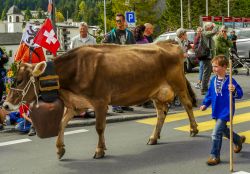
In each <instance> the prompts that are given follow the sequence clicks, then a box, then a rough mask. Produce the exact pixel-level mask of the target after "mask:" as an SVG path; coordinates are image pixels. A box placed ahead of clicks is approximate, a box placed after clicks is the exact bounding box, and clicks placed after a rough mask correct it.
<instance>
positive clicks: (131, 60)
mask: <svg viewBox="0 0 250 174" xmlns="http://www.w3.org/2000/svg"><path fill="white" fill-rule="evenodd" d="M54 64H55V67H56V73H57V74H58V75H59V81H60V90H59V93H60V98H61V99H62V100H63V102H64V105H65V106H66V108H67V110H66V112H65V115H64V117H63V119H62V121H61V128H60V131H59V135H58V137H57V142H56V146H57V154H58V158H59V159H60V158H61V157H62V156H63V155H64V153H65V149H64V142H63V136H64V129H65V127H66V125H67V123H68V122H69V120H71V118H72V117H73V116H74V115H76V114H79V113H80V112H83V111H84V110H85V109H86V108H93V109H94V110H95V114H96V131H97V133H98V136H99V139H98V144H97V148H96V151H95V155H94V158H101V157H103V156H104V150H106V146H105V140H104V130H105V127H106V112H107V106H108V105H121V106H130V105H135V104H140V103H143V102H145V101H146V100H148V99H152V100H153V101H154V104H155V107H156V111H157V124H156V126H155V128H154V131H153V133H152V135H151V136H150V138H149V142H148V144H151V145H152V144H156V143H157V139H159V137H160V132H161V128H162V126H163V123H164V120H165V117H166V115H167V112H168V109H169V108H168V103H170V102H171V101H172V100H173V98H174V93H175V94H177V95H178V96H179V98H180V100H181V103H182V104H183V106H184V107H185V109H186V111H187V113H188V116H189V120H190V127H191V128H190V135H191V136H195V135H196V134H197V133H198V129H197V124H196V122H195V119H194V116H193V110H192V106H193V105H195V104H196V99H195V96H194V93H193V91H192V89H191V87H190V84H189V83H188V81H187V80H186V78H185V75H184V71H183V53H182V51H181V49H180V48H179V47H178V46H177V45H175V44H170V43H166V42H160V43H157V44H145V45H126V46H121V45H94V46H82V47H79V48H76V49H73V50H71V51H69V52H67V53H65V54H63V55H61V56H58V57H57V58H56V59H54ZM45 67H46V63H45V62H41V63H38V64H36V65H30V64H21V65H20V68H19V70H18V73H17V76H16V82H17V86H16V88H17V89H24V88H25V86H26V85H27V83H28V81H29V80H31V81H32V79H33V78H34V77H35V82H34V86H35V85H36V90H37V92H38V87H37V86H38V82H37V80H36V79H37V78H36V77H37V76H40V75H41V74H42V73H43V71H44V69H45ZM21 92H22V90H11V91H10V93H9V95H8V97H7V99H6V102H5V103H4V107H5V108H6V109H16V108H17V107H18V105H19V103H20V102H21V98H22V95H21V94H20V93H21ZM26 92H27V94H26V95H25V96H23V97H24V98H23V100H25V101H27V102H32V101H34V100H35V93H34V88H33V85H31V86H30V88H29V89H27V88H26ZM26 92H24V93H26Z"/></svg>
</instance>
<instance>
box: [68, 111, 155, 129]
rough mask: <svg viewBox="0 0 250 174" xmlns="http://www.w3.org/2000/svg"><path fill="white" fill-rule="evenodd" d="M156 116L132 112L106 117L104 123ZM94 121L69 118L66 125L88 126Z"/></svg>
mask: <svg viewBox="0 0 250 174" xmlns="http://www.w3.org/2000/svg"><path fill="white" fill-rule="evenodd" d="M152 117H156V113H147V114H134V115H117V116H109V117H107V118H106V123H116V122H123V121H130V120H138V119H142V118H152ZM95 122H96V120H95V118H91V119H84V118H83V119H81V120H71V121H69V124H68V125H67V127H68V128H70V127H80V126H90V125H94V124H95Z"/></svg>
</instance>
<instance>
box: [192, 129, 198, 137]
mask: <svg viewBox="0 0 250 174" xmlns="http://www.w3.org/2000/svg"><path fill="white" fill-rule="evenodd" d="M198 133H199V130H198V129H196V130H191V131H190V137H195V135H197V134H198Z"/></svg>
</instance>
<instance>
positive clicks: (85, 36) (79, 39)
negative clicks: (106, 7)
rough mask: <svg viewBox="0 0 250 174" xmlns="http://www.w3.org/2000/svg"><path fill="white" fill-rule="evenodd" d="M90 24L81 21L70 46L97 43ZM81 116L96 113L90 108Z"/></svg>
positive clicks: (93, 115)
mask: <svg viewBox="0 0 250 174" xmlns="http://www.w3.org/2000/svg"><path fill="white" fill-rule="evenodd" d="M88 28H89V27H88V24H87V23H85V22H81V23H80V26H79V32H80V34H79V35H77V36H75V37H73V38H72V40H71V44H70V48H71V49H73V48H77V47H80V46H82V45H96V39H95V38H94V37H93V36H91V35H90V34H89V33H88ZM80 116H84V118H90V117H95V114H94V112H93V111H92V110H90V109H88V111H87V112H83V113H81V115H80Z"/></svg>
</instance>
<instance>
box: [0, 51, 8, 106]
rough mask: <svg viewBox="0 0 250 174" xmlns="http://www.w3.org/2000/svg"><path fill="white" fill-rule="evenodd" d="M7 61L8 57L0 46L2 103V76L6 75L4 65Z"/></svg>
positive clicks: (0, 93)
mask: <svg viewBox="0 0 250 174" xmlns="http://www.w3.org/2000/svg"><path fill="white" fill-rule="evenodd" d="M8 61H9V57H8V56H7V54H5V53H4V51H3V50H2V48H1V47H0V103H1V104H2V102H1V101H2V97H3V91H5V86H4V78H5V76H6V69H5V68H4V65H5V64H6V63H7V62H8Z"/></svg>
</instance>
